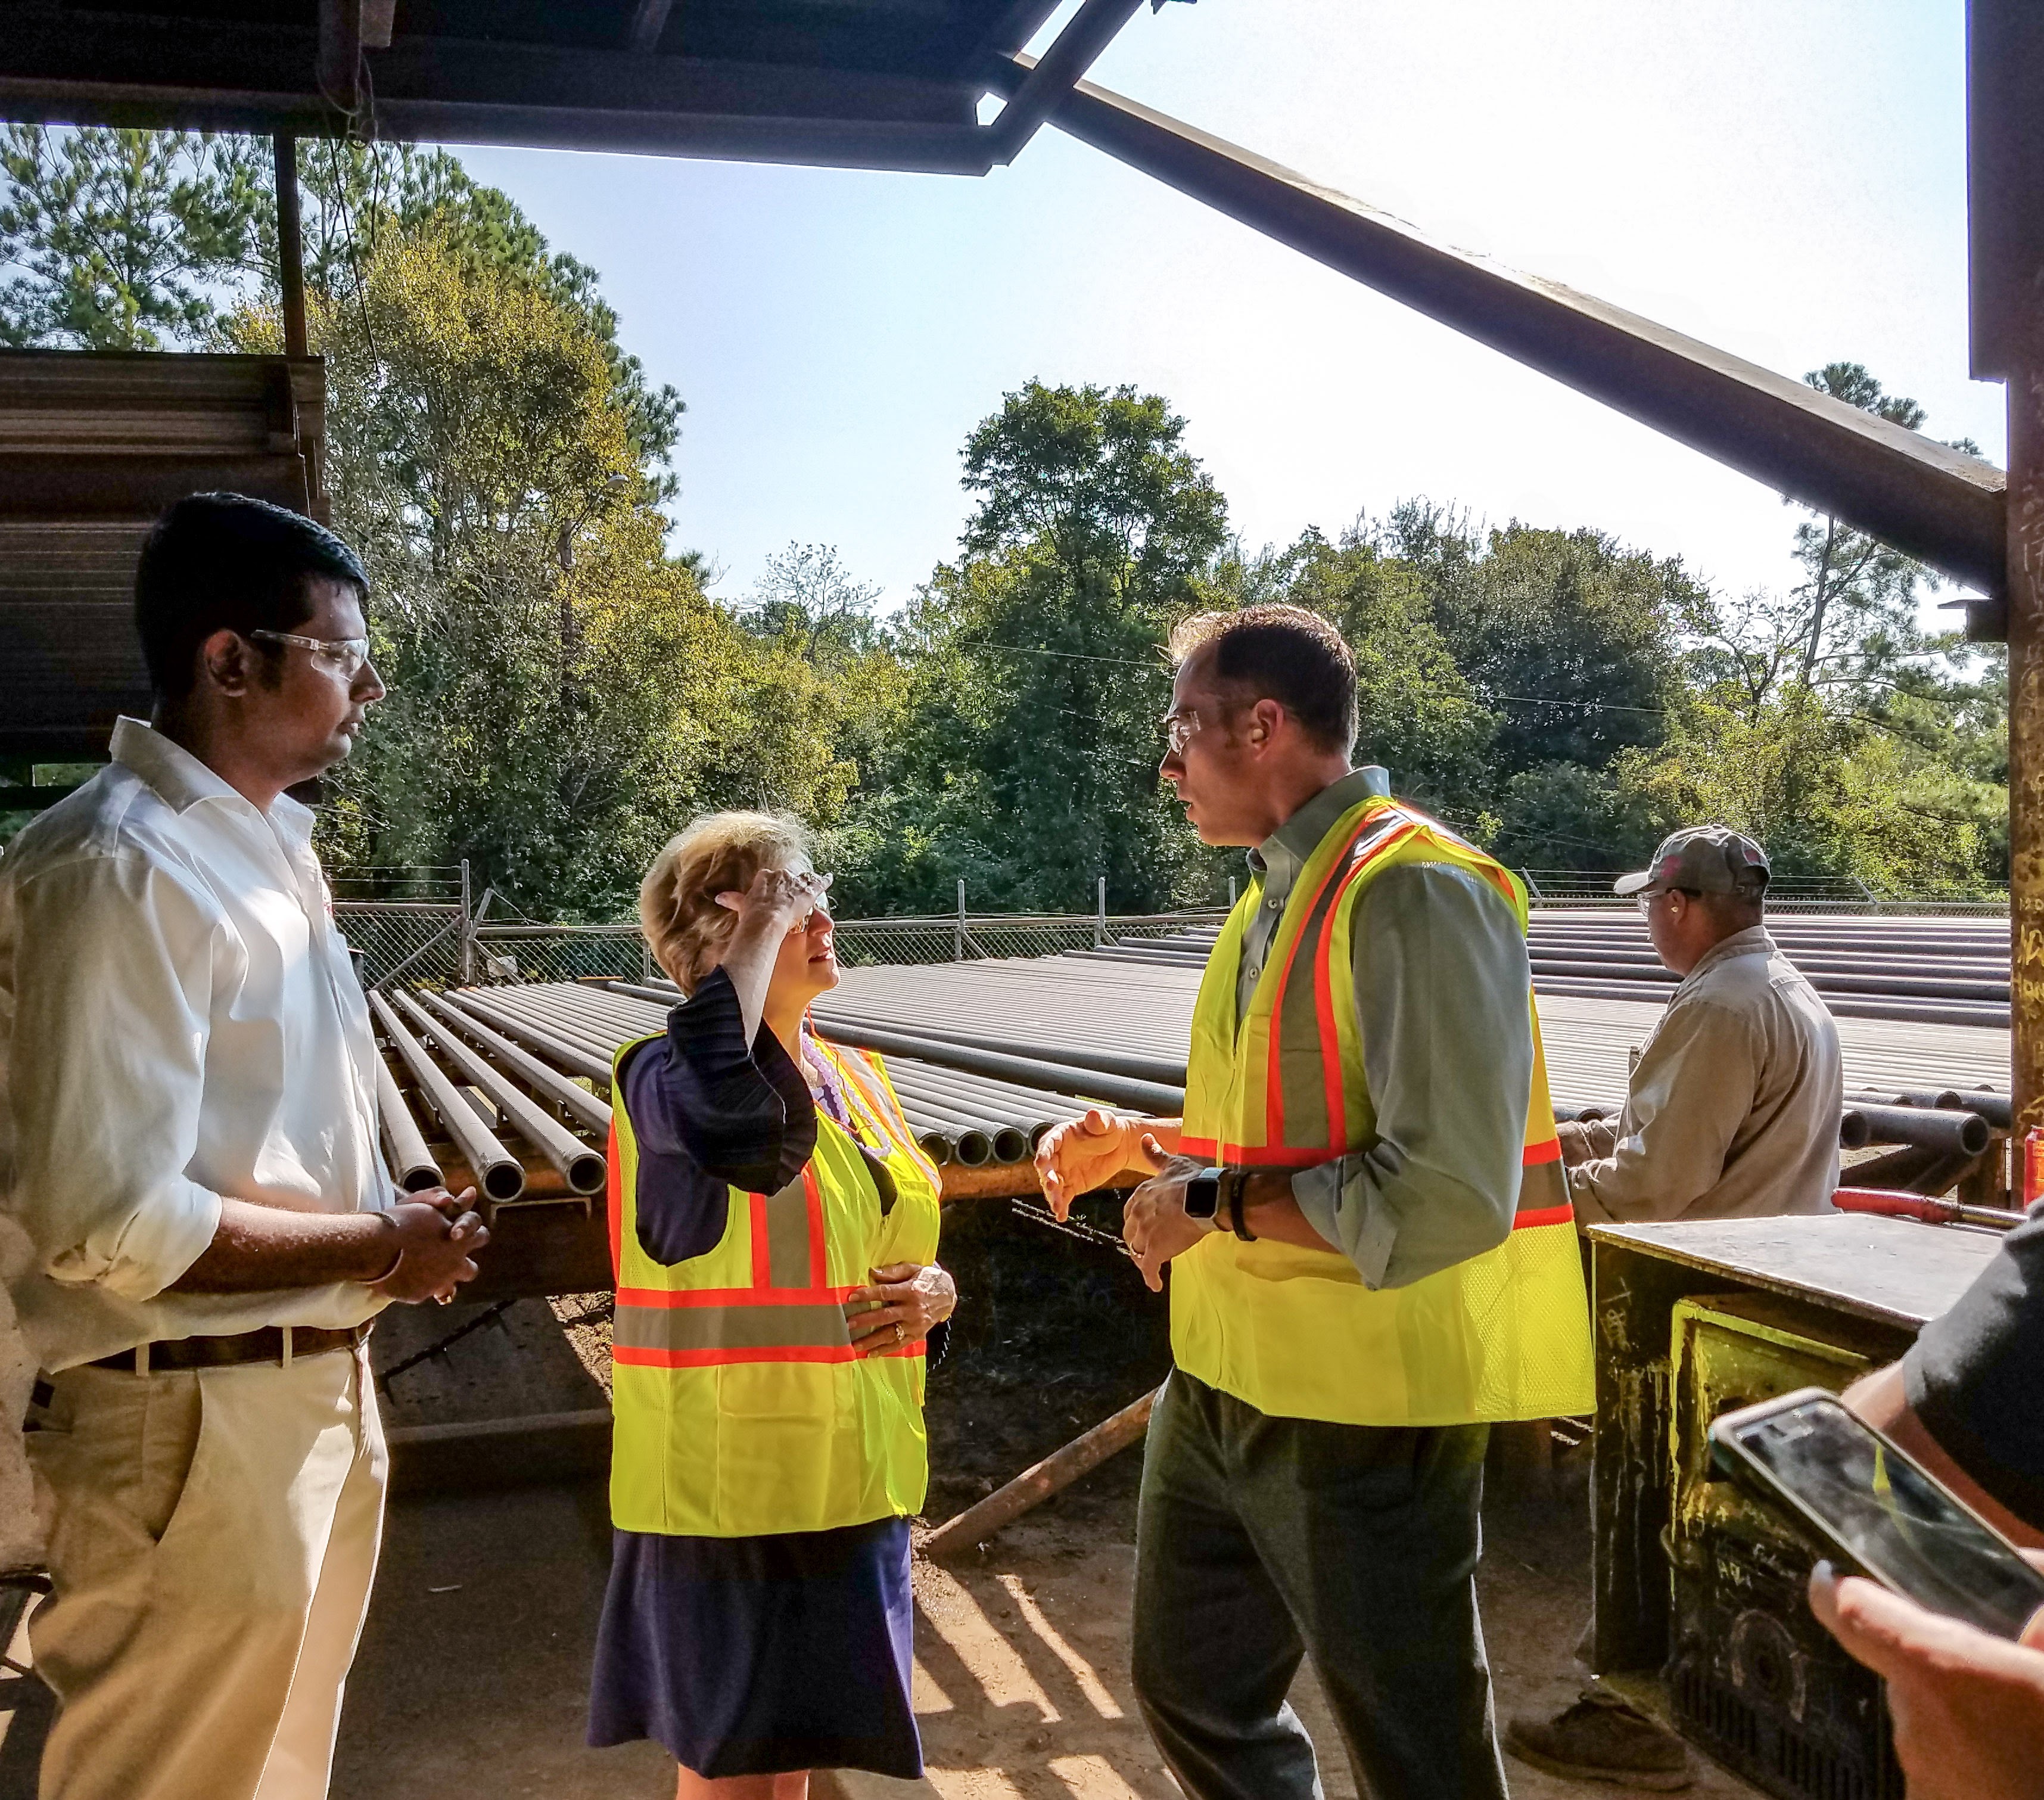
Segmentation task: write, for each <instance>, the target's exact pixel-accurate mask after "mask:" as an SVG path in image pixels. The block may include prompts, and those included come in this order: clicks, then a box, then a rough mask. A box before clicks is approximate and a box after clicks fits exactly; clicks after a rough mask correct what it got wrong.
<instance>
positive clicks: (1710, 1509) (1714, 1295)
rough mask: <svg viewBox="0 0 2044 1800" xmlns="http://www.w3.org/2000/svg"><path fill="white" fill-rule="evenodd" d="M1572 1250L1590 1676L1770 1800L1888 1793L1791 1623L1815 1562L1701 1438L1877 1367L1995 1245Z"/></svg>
mask: <svg viewBox="0 0 2044 1800" xmlns="http://www.w3.org/2000/svg"><path fill="white" fill-rule="evenodd" d="M1589 1242H1590V1252H1591V1264H1592V1289H1593V1301H1592V1315H1593V1319H1594V1321H1595V1326H1596V1357H1597V1393H1596V1402H1597V1410H1596V1419H1597V1424H1596V1464H1595V1473H1594V1482H1595V1496H1596V1498H1595V1504H1594V1506H1593V1531H1594V1536H1595V1543H1594V1561H1593V1588H1594V1595H1595V1609H1596V1612H1595V1633H1594V1638H1595V1648H1594V1652H1593V1665H1594V1667H1596V1670H1597V1671H1598V1672H1599V1673H1600V1675H1604V1677H1606V1679H1608V1680H1609V1681H1610V1682H1611V1683H1612V1685H1613V1686H1614V1687H1616V1688H1617V1689H1618V1690H1619V1691H1621V1692H1623V1693H1624V1694H1627V1696H1628V1697H1630V1698H1633V1699H1634V1700H1635V1702H1637V1703H1639V1704H1640V1705H1642V1706H1645V1707H1646V1709H1647V1710H1650V1711H1652V1712H1654V1713H1658V1714H1659V1715H1660V1716H1662V1717H1666V1718H1668V1719H1669V1720H1670V1721H1672V1722H1673V1723H1674V1724H1676V1725H1677V1726H1678V1727H1679V1728H1680V1729H1682V1730H1683V1731H1685V1733H1689V1734H1691V1735H1692V1736H1694V1737H1696V1738H1697V1739H1698V1740H1699V1741H1700V1742H1702V1743H1703V1744H1705V1745H1706V1746H1707V1747H1708V1748H1709V1749H1710V1750H1711V1751H1712V1754H1714V1755H1715V1756H1719V1758H1720V1759H1721V1760H1724V1761H1726V1762H1727V1763H1730V1764H1731V1766H1732V1767H1735V1768H1736V1769H1737V1770H1738V1771H1739V1773H1741V1774H1742V1775H1745V1776H1746V1778H1747V1779H1750V1780H1751V1781H1754V1782H1755V1783H1758V1785H1759V1786H1761V1787H1763V1788H1765V1790H1767V1791H1768V1792H1769V1793H1770V1794H1775V1795H1777V1796H1779V1797H1781V1800H1889V1797H1890V1796H1892V1795H1899V1794H1900V1785H1899V1783H1896V1781H1895V1779H1894V1776H1893V1773H1892V1760H1890V1752H1889V1751H1888V1747H1887V1743H1886V1737H1885V1732H1886V1726H1885V1714H1884V1713H1883V1712H1882V1710H1881V1708H1880V1707H1879V1706H1878V1704H1877V1696H1878V1689H1877V1684H1875V1683H1873V1681H1872V1679H1871V1678H1869V1677H1865V1676H1864V1672H1863V1671H1859V1672H1858V1673H1855V1670H1856V1667H1857V1666H1856V1665H1854V1664H1851V1663H1849V1662H1848V1661H1847V1660H1846V1658H1845V1657H1844V1656H1843V1653H1842V1652H1840V1651H1839V1650H1838V1648H1837V1647H1836V1646H1835V1644H1831V1640H1829V1639H1828V1637H1826V1636H1825V1635H1824V1633H1822V1632H1821V1631H1820V1630H1819V1628H1818V1627H1817V1626H1816V1625H1815V1621H1812V1619H1811V1618H1810V1617H1809V1613H1808V1608H1807V1607H1806V1606H1804V1604H1803V1601H1802V1592H1801V1584H1802V1583H1803V1582H1804V1580H1806V1579H1807V1578H1808V1572H1809V1568H1810V1564H1811V1562H1812V1560H1813V1559H1814V1557H1815V1556H1816V1555H1817V1554H1819V1552H1817V1551H1816V1550H1815V1549H1814V1548H1812V1546H1810V1545H1809V1544H1806V1543H1804V1542H1801V1541H1800V1540H1798V1539H1797V1538H1796V1536H1795V1534H1794V1533H1792V1532H1791V1531H1789V1530H1788V1529H1787V1528H1786V1527H1785V1525H1783V1524H1782V1523H1781V1521H1779V1520H1778V1519H1777V1518H1776V1517H1774V1516H1773V1515H1772V1514H1770V1513H1765V1511H1764V1510H1762V1509H1760V1508H1758V1506H1755V1505H1754V1504H1753V1503H1751V1502H1747V1501H1746V1500H1744V1499H1743V1498H1741V1497H1740V1496H1739V1495H1738V1494H1735V1493H1733V1492H1732V1491H1731V1490H1730V1489H1728V1488H1727V1487H1725V1486H1724V1484H1722V1483H1715V1482H1713V1481H1712V1480H1711V1479H1709V1475H1708V1462H1707V1460H1705V1452H1704V1444H1703V1433H1704V1430H1705V1429H1706V1428H1708V1425H1709V1424H1710V1422H1711V1421H1712V1419H1713V1418H1715V1417H1716V1415H1717V1413H1719V1412H1721V1411H1723V1410H1727V1409H1728V1408H1729V1407H1731V1406H1735V1405H1737V1404H1740V1403H1742V1402H1748V1401H1754V1400H1759V1399H1764V1398H1769V1397H1770V1396H1771V1395H1773V1394H1781V1393H1785V1392H1787V1391H1788V1390H1790V1389H1792V1388H1794V1387H1804V1386H1811V1385H1815V1386H1821V1387H1833V1388H1837V1387H1843V1386H1845V1385H1846V1383H1848V1382H1850V1380H1851V1379H1853V1378H1854V1375H1857V1374H1858V1373H1859V1372H1861V1371H1864V1370H1865V1369H1869V1368H1872V1367H1877V1366H1880V1365H1881V1364H1885V1363H1889V1362H1892V1361H1893V1360H1895V1359H1896V1357H1898V1356H1900V1355H1901V1354H1902V1353H1903V1352H1904V1351H1905V1350H1907V1349H1908V1347H1909V1345H1910V1344H1911V1341H1913V1340H1914V1338H1915V1333H1916V1332H1917V1330H1918V1329H1919V1328H1920V1327H1921V1326H1922V1325H1923V1324H1924V1323H1925V1321H1927V1320H1929V1319H1931V1318H1933V1317H1936V1315H1937V1314H1938V1313H1942V1311H1944V1310H1945V1309H1946V1307H1948V1306H1950V1304H1951V1303H1952V1302H1953V1301H1954V1300H1955V1299H1956V1298H1958V1296H1959V1294H1961V1293H1962V1292H1963V1291H1964V1290H1965V1288H1966V1287H1967V1286H1968V1285H1969V1283H1971V1282H1972V1280H1973V1278H1974V1277H1975V1276H1976V1275H1977V1274H1978V1273H1979V1272H1980V1271H1981V1268H1982V1267H1984V1266H1985V1264H1986V1263H1987V1261H1988V1259H1989V1258H1990V1257H1991V1256H1992V1255H1993V1254H1994V1252H1995V1251H1996V1249H1997V1248H1999V1246H2000V1232H1999V1231H1981V1230H1973V1229H1966V1228H1965V1227H1963V1226H1958V1227H1947V1226H1940V1225H1925V1224H1919V1223H1915V1222H1911V1221H1905V1220H1903V1219H1899V1218H1892V1217H1868V1216H1864V1215H1861V1214H1856V1213H1834V1214H1831V1215H1829V1216H1827V1217H1797V1218H1777V1219H1765V1218H1762V1219H1735V1220H1723V1221H1712V1222H1708V1223H1699V1224H1694V1225H1680V1224H1677V1225H1612V1226H1598V1227H1596V1228H1594V1229H1592V1230H1591V1232H1590V1233H1589Z"/></svg>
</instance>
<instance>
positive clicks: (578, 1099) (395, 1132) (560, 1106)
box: [369, 990, 610, 1203]
mask: <svg viewBox="0 0 2044 1800" xmlns="http://www.w3.org/2000/svg"><path fill="white" fill-rule="evenodd" d="M369 1003H370V1007H371V1012H372V1013H373V1015H374V1017H375V1021H376V1023H377V1025H378V1029H379V1030H380V1031H381V1033H382V1037H383V1038H384V1040H385V1042H386V1044H388V1046H389V1048H390V1051H391V1052H392V1054H393V1056H394V1057H395V1059H396V1061H397V1063H398V1066H399V1067H401V1068H402V1069H403V1070H404V1071H405V1072H406V1073H407V1074H408V1075H409V1077H410V1079H411V1091H410V1093H409V1094H405V1093H404V1092H401V1090H400V1089H399V1087H398V1083H397V1082H396V1080H395V1079H394V1077H393V1075H392V1073H391V1070H390V1066H389V1064H387V1063H385V1064H382V1065H381V1066H380V1067H379V1070H378V1074H379V1078H380V1079H378V1083H377V1094H378V1110H379V1112H380V1113H381V1116H382V1129H383V1137H384V1147H385V1151H386V1155H387V1156H388V1158H389V1160H390V1166H391V1172H392V1174H393V1175H394V1177H395V1178H396V1179H397V1180H398V1184H399V1185H400V1186H401V1187H406V1188H408V1189H413V1190H417V1189H418V1188H421V1187H428V1186H431V1185H433V1184H435V1183H438V1182H439V1181H440V1179H441V1171H440V1167H439V1165H438V1163H436V1160H434V1158H433V1156H432V1153H431V1151H430V1149H429V1148H428V1144H427V1142H426V1137H427V1133H428V1129H432V1131H433V1135H436V1136H442V1137H445V1138H446V1139H447V1140H449V1141H450V1142H451V1144H453V1146H454V1148H455V1152H457V1153H458V1154H459V1156H460V1158H461V1160H463V1161H464V1162H466V1163H467V1164H468V1165H469V1167H470V1170H471V1172H472V1173H473V1175H474V1179H475V1181H476V1184H477V1186H478V1187H479V1188H480V1189H481V1190H482V1193H483V1194H484V1195H485V1196H486V1198H488V1199H490V1201H492V1202H497V1203H502V1202H509V1201H512V1200H516V1199H517V1198H520V1197H521V1195H522V1194H524V1191H525V1188H526V1180H527V1162H526V1160H525V1158H524V1155H523V1154H521V1152H520V1151H519V1150H518V1149H517V1148H514V1144H513V1142H510V1141H507V1139H510V1140H515V1141H516V1143H517V1144H523V1145H524V1146H525V1147H526V1148H527V1149H528V1150H529V1151H530V1152H532V1166H533V1167H537V1166H538V1164H539V1163H548V1164H551V1167H553V1168H554V1169H555V1171H558V1173H559V1175H560V1178H561V1181H562V1183H563V1184H564V1185H565V1187H566V1188H567V1191H568V1192H569V1193H570V1194H579V1195H586V1194H594V1193H596V1192H597V1191H599V1190H601V1187H603V1183H604V1179H605V1173H606V1170H605V1159H604V1156H603V1153H602V1152H601V1150H600V1149H598V1148H597V1147H596V1146H595V1145H594V1144H590V1143H588V1142H586V1141H585V1140H583V1139H582V1138H580V1137H577V1136H576V1135H575V1133H574V1130H572V1129H570V1127H569V1126H568V1125H566V1124H564V1123H563V1118H566V1119H568V1120H571V1121H574V1124H575V1125H578V1126H580V1127H581V1128H582V1129H583V1130H585V1131H587V1132H589V1133H591V1134H592V1135H595V1136H598V1137H601V1134H603V1133H604V1132H605V1130H606V1129H607V1128H608V1126H609V1122H610V1109H609V1106H606V1105H605V1104H604V1102H602V1101H601V1100H600V1099H598V1098H597V1097H596V1096H595V1095H594V1094H590V1092H589V1091H588V1090H586V1089H585V1088H583V1087H581V1086H579V1085H578V1083H577V1082H576V1081H575V1080H574V1079H573V1077H574V1075H578V1074H583V1073H586V1070H585V1069H583V1068H580V1067H574V1066H573V1063H574V1062H575V1061H581V1060H586V1059H580V1058H574V1059H571V1060H569V1061H568V1062H567V1063H563V1061H561V1060H557V1059H552V1058H550V1057H548V1056H546V1055H544V1053H535V1052H533V1051H532V1049H530V1048H525V1047H522V1046H521V1044H519V1043H518V1042H517V1041H516V1040H514V1039H513V1037H511V1036H510V1035H509V1033H505V1032H501V1031H499V1030H498V1029H496V1028H495V1027H494V1025H493V1024H492V1023H491V1020H490V1015H488V1014H484V1013H481V1012H480V1010H471V1009H470V1008H467V1007H466V1006H463V1005H461V1004H459V1003H458V1002H457V998H456V997H454V996H442V995H438V994H429V993H422V994H410V993H405V992H402V991H398V992H393V993H389V994H386V993H384V992H382V991H380V990H379V991H376V992H373V993H371V995H370V996H369ZM607 1067H608V1065H607V1064H606V1065H605V1068H606V1071H607ZM556 1191H558V1190H556Z"/></svg>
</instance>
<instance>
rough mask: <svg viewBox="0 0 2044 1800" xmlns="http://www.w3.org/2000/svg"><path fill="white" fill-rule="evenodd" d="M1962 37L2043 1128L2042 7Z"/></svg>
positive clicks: (2028, 988) (2021, 6)
mask: <svg viewBox="0 0 2044 1800" xmlns="http://www.w3.org/2000/svg"><path fill="white" fill-rule="evenodd" d="M1966 35H1967V44H1966V61H1967V83H1966V115H1967V116H1966V126H1967V186H1968V193H1967V203H1968V212H1969V216H1970V219H1969V222H1970V228H1971V229H1970V240H1971V252H1972V256H1971V262H1972V269H1971V274H1972V302H1973V307H1972V318H1973V331H1972V360H1973V373H1974V374H1975V375H1977V376H1980V377H1982V378H1984V379H1995V378H1999V379H2001V380H2004V381H2005V382H2007V383H2008V917H2009V929H2010V935H2011V945H2010V950H2011V958H2010V982H2009V998H2010V1002H2011V1024H2012V1025H2013V1027H2014V1031H2013V1037H2012V1042H2011V1054H2010V1063H2011V1075H2012V1077H2013V1082H2012V1093H2013V1098H2014V1102H2015V1129H2016V1133H2017V1135H2018V1137H2020V1136H2021V1134H2022V1133H2023V1132H2025V1131H2027V1130H2028V1129H2031V1127H2033V1126H2038V1125H2044V106H2040V104H2039V96H2040V95H2041V94H2044V14H2040V13H2038V10H2037V8H2036V6H2035V5H2034V0H1970V3H1969V6H1967V8H1966ZM2016 1167H2017V1169H2018V1171H2020V1169H2021V1167H2022V1163H2021V1161H2020V1160H2018V1162H2017V1164H2016Z"/></svg>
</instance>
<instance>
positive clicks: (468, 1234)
mask: <svg viewBox="0 0 2044 1800" xmlns="http://www.w3.org/2000/svg"><path fill="white" fill-rule="evenodd" d="M474 1198H475V1190H474V1188H472V1187H468V1188H463V1190H462V1191H461V1192H460V1193H459V1194H450V1193H448V1190H446V1189H445V1188H444V1187H434V1188H428V1189H426V1190H424V1191H423V1192H421V1193H418V1194H407V1195H405V1198H403V1199H402V1200H401V1201H399V1202H398V1204H397V1205H396V1206H393V1207H391V1208H390V1210H389V1211H387V1212H386V1213H383V1214H382V1218H383V1220H384V1222H385V1225H386V1229H387V1230H388V1231H389V1232H390V1233H391V1234H392V1235H393V1237H394V1243H395V1248H396V1252H397V1260H396V1261H395V1262H394V1263H392V1264H391V1265H390V1268H389V1269H387V1270H386V1271H385V1272H384V1273H383V1274H382V1275H380V1276H378V1278H377V1279H375V1280H374V1281H372V1282H371V1283H369V1289H370V1291H371V1293H373V1294H382V1295H384V1296H386V1298H390V1299H392V1300H401V1301H405V1302H409V1303H411V1304H413V1305H416V1304H417V1302H420V1301H422V1300H436V1301H438V1302H440V1305H442V1306H445V1305H446V1304H447V1303H448V1302H449V1301H450V1300H451V1299H453V1298H454V1292H455V1289H456V1288H457V1287H459V1286H460V1285H461V1284H462V1283H463V1282H465V1281H473V1280H474V1279H475V1276H476V1267H475V1261H474V1253H475V1252H477V1251H478V1250H480V1249H481V1248H482V1247H483V1245H484V1244H487V1243H488V1242H489V1241H490V1228H489V1227H488V1226H487V1225H485V1224H484V1223H483V1222H482V1214H480V1213H477V1212H475V1211H474V1210H471V1202H472V1201H473V1200H474ZM379 1241H381V1240H379Z"/></svg>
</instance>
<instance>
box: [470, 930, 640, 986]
mask: <svg viewBox="0 0 2044 1800" xmlns="http://www.w3.org/2000/svg"><path fill="white" fill-rule="evenodd" d="M474 937H475V979H477V980H478V981H486V982H492V981H581V980H583V979H586V978H587V977H590V976H596V975H603V976H608V977H609V979H612V980H613V981H650V980H651V979H652V978H653V976H654V975H655V974H657V973H658V972H659V971H657V970H655V967H654V966H653V958H652V954H651V952H650V951H648V950H647V948H646V938H645V934H644V933H642V932H641V931H640V929H639V927H638V926H637V925H636V924H632V925H478V926H477V927H476V928H475V931H474Z"/></svg>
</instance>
